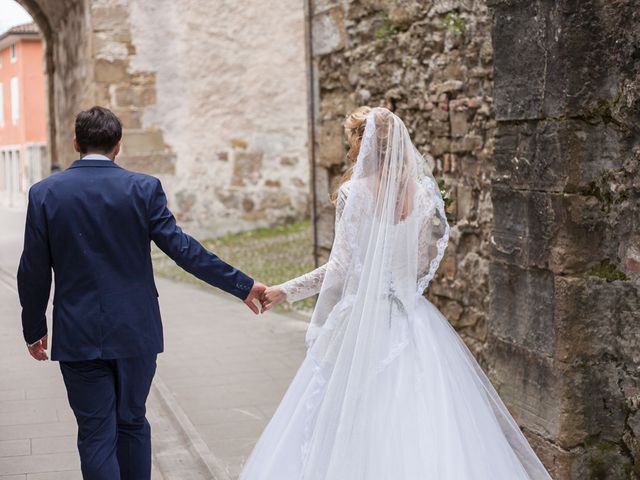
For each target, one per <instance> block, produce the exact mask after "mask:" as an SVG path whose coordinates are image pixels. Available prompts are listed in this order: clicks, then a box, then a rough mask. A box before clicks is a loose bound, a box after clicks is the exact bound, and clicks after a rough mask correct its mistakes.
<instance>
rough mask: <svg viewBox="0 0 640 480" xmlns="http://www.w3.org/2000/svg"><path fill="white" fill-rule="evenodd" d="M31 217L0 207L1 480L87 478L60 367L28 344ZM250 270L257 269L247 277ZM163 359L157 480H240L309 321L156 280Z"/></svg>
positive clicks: (153, 401) (152, 411) (157, 388)
mask: <svg viewBox="0 0 640 480" xmlns="http://www.w3.org/2000/svg"><path fill="white" fill-rule="evenodd" d="M23 222H24V216H23V214H22V213H21V212H17V211H13V212H11V211H6V210H0V225H2V228H1V231H0V352H2V354H1V357H0V480H9V479H11V480H57V479H61V480H62V479H64V480H73V479H75V478H81V476H80V474H79V470H78V469H79V461H78V457H77V453H76V450H75V432H76V426H75V422H74V419H73V416H72V414H71V411H70V409H69V407H68V405H67V402H66V398H65V392H64V387H63V385H62V379H61V376H60V372H59V369H58V365H57V364H55V363H53V362H46V363H36V362H35V361H34V360H32V359H31V358H30V357H28V354H27V352H26V349H25V347H24V345H23V344H22V342H21V333H20V326H19V305H18V299H17V294H16V292H15V287H14V285H15V270H16V267H17V261H18V255H19V251H20V243H21V234H22V228H23ZM249 273H250V272H249ZM158 290H159V291H160V303H161V309H162V314H163V320H164V324H165V346H166V349H165V353H164V354H162V355H161V356H160V358H159V368H158V377H157V381H156V382H155V385H154V389H153V390H152V392H151V395H150V399H149V403H148V406H149V418H150V421H151V423H152V428H153V438H154V469H155V470H154V475H153V478H154V479H163V480H169V479H174V478H175V479H181V480H190V479H193V480H195V479H207V478H216V479H218V480H229V479H235V478H237V475H238V472H239V470H240V468H241V465H242V463H243V462H244V460H245V459H246V456H247V455H248V453H249V452H250V451H251V448H252V447H253V445H254V444H255V441H256V440H257V437H258V435H259V434H260V432H261V431H262V429H263V428H264V426H265V425H266V422H267V421H268V419H269V417H270V416H271V415H272V414H273V411H274V409H275V407H276V406H277V404H278V402H279V401H280V398H281V397H282V395H283V393H284V391H285V389H286V386H287V385H288V383H289V382H290V380H291V378H292V376H293V375H294V373H295V371H296V369H297V367H298V365H299V364H300V363H301V361H302V358H303V355H304V344H303V337H304V331H305V327H306V325H305V323H304V322H303V321H301V320H300V319H294V318H293V317H289V316H284V315H277V314H273V313H269V314H266V315H264V316H260V317H256V316H254V315H253V314H252V313H251V312H249V310H248V309H247V308H246V306H244V305H243V304H242V303H241V302H240V301H238V300H235V299H234V298H232V297H229V296H226V295H224V294H221V293H216V292H214V291H213V289H212V290H210V291H209V290H205V289H202V288H198V287H195V286H192V285H186V284H179V283H174V282H171V281H168V280H163V279H159V280H158Z"/></svg>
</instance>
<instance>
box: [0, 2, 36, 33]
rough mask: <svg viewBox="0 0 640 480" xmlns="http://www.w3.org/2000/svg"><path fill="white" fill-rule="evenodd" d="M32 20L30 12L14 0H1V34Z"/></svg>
mask: <svg viewBox="0 0 640 480" xmlns="http://www.w3.org/2000/svg"><path fill="white" fill-rule="evenodd" d="M29 22H31V17H30V16H29V14H28V13H27V12H26V11H25V10H24V8H22V7H21V6H20V5H18V3H17V2H15V1H14V0H0V34H2V33H4V32H6V31H7V30H8V29H10V28H11V27H15V26H16V25H20V24H22V23H29Z"/></svg>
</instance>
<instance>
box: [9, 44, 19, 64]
mask: <svg viewBox="0 0 640 480" xmlns="http://www.w3.org/2000/svg"><path fill="white" fill-rule="evenodd" d="M9 51H10V57H11V63H16V60H17V59H18V54H17V52H16V44H15V43H13V44H11V46H10V47H9Z"/></svg>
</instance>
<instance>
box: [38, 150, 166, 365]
mask: <svg viewBox="0 0 640 480" xmlns="http://www.w3.org/2000/svg"><path fill="white" fill-rule="evenodd" d="M155 184H157V180H155V179H154V178H152V177H148V176H146V175H142V174H136V173H132V172H129V171H127V170H124V169H122V168H120V167H118V166H117V165H116V164H115V163H113V162H111V161H108V160H79V161H77V162H75V163H74V164H73V165H72V166H71V167H70V168H69V169H68V170H66V171H65V172H63V173H60V174H57V175H54V176H52V177H49V178H47V179H45V180H43V181H42V182H40V183H39V184H37V185H35V186H34V187H33V188H32V191H31V193H30V199H29V201H30V204H33V205H32V206H30V212H29V213H30V214H35V215H37V216H40V217H41V220H43V221H44V222H42V221H41V222H38V223H44V225H46V236H47V239H48V245H49V255H50V259H51V265H52V267H53V270H54V272H55V284H56V285H55V295H54V300H53V303H54V324H55V328H54V332H53V335H54V338H53V350H52V357H53V358H54V359H59V360H77V359H88V358H119V357H126V356H130V355H132V354H136V355H139V354H146V353H158V352H160V351H162V343H163V342H162V326H161V323H160V313H159V310H158V302H157V299H156V297H157V292H156V289H155V285H154V281H153V268H152V264H151V257H150V254H149V247H150V243H149V242H150V231H149V212H148V209H149V203H150V199H151V198H152V194H153V189H154V186H155ZM34 210H38V211H37V212H34ZM43 234H45V232H43Z"/></svg>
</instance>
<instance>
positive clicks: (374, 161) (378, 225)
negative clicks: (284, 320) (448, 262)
mask: <svg viewBox="0 0 640 480" xmlns="http://www.w3.org/2000/svg"><path fill="white" fill-rule="evenodd" d="M338 202H339V203H341V205H339V211H340V212H339V214H340V219H339V220H338V221H337V223H336V232H335V238H334V244H333V248H332V251H331V255H330V258H329V262H328V264H327V271H326V273H325V277H324V282H323V284H322V288H321V290H320V295H319V297H318V302H317V304H316V308H315V311H314V314H313V317H312V320H311V325H310V327H309V331H308V334H307V344H308V345H312V344H313V343H315V340H316V339H317V337H318V336H319V334H320V332H321V331H322V330H323V329H324V327H329V329H330V328H331V327H332V325H331V323H332V320H336V319H337V318H338V317H341V315H339V312H340V311H342V312H343V313H344V311H345V309H347V308H348V309H349V310H350V309H351V308H352V307H353V306H354V305H359V306H358V308H359V309H363V310H364V311H368V310H369V309H371V308H374V305H377V303H378V302H379V301H381V300H382V301H385V302H386V301H389V302H392V303H393V304H394V305H395V306H396V307H397V308H399V309H401V310H404V311H406V312H409V311H411V309H412V308H413V306H414V302H415V300H416V298H418V296H420V295H422V294H423V292H424V290H425V288H427V285H428V284H429V282H430V281H431V279H432V278H433V276H434V274H435V271H436V270H437V268H438V265H439V264H440V261H441V260H442V256H443V255H444V251H445V248H446V246H447V242H448V238H449V225H448V224H447V219H446V216H445V210H444V202H443V200H442V196H441V195H440V190H439V188H438V185H437V183H436V181H435V179H434V178H433V175H432V174H431V172H430V170H429V168H428V165H427V164H426V161H425V160H424V158H423V157H422V156H421V155H420V153H419V152H418V151H417V150H416V148H415V147H414V145H413V143H412V142H411V138H410V136H409V132H408V131H407V128H406V127H405V125H404V123H403V122H402V120H400V118H399V117H397V116H396V115H394V114H393V113H391V112H390V111H389V110H387V109H384V108H374V109H373V110H372V111H371V112H370V113H369V115H368V117H367V122H366V127H365V131H364V135H363V138H362V143H361V147H360V153H359V155H358V158H357V161H356V164H355V167H354V171H353V175H352V178H351V180H350V181H349V182H348V183H347V184H345V185H344V186H343V187H342V189H341V191H340V192H339V195H338ZM372 313H373V312H372Z"/></svg>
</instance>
